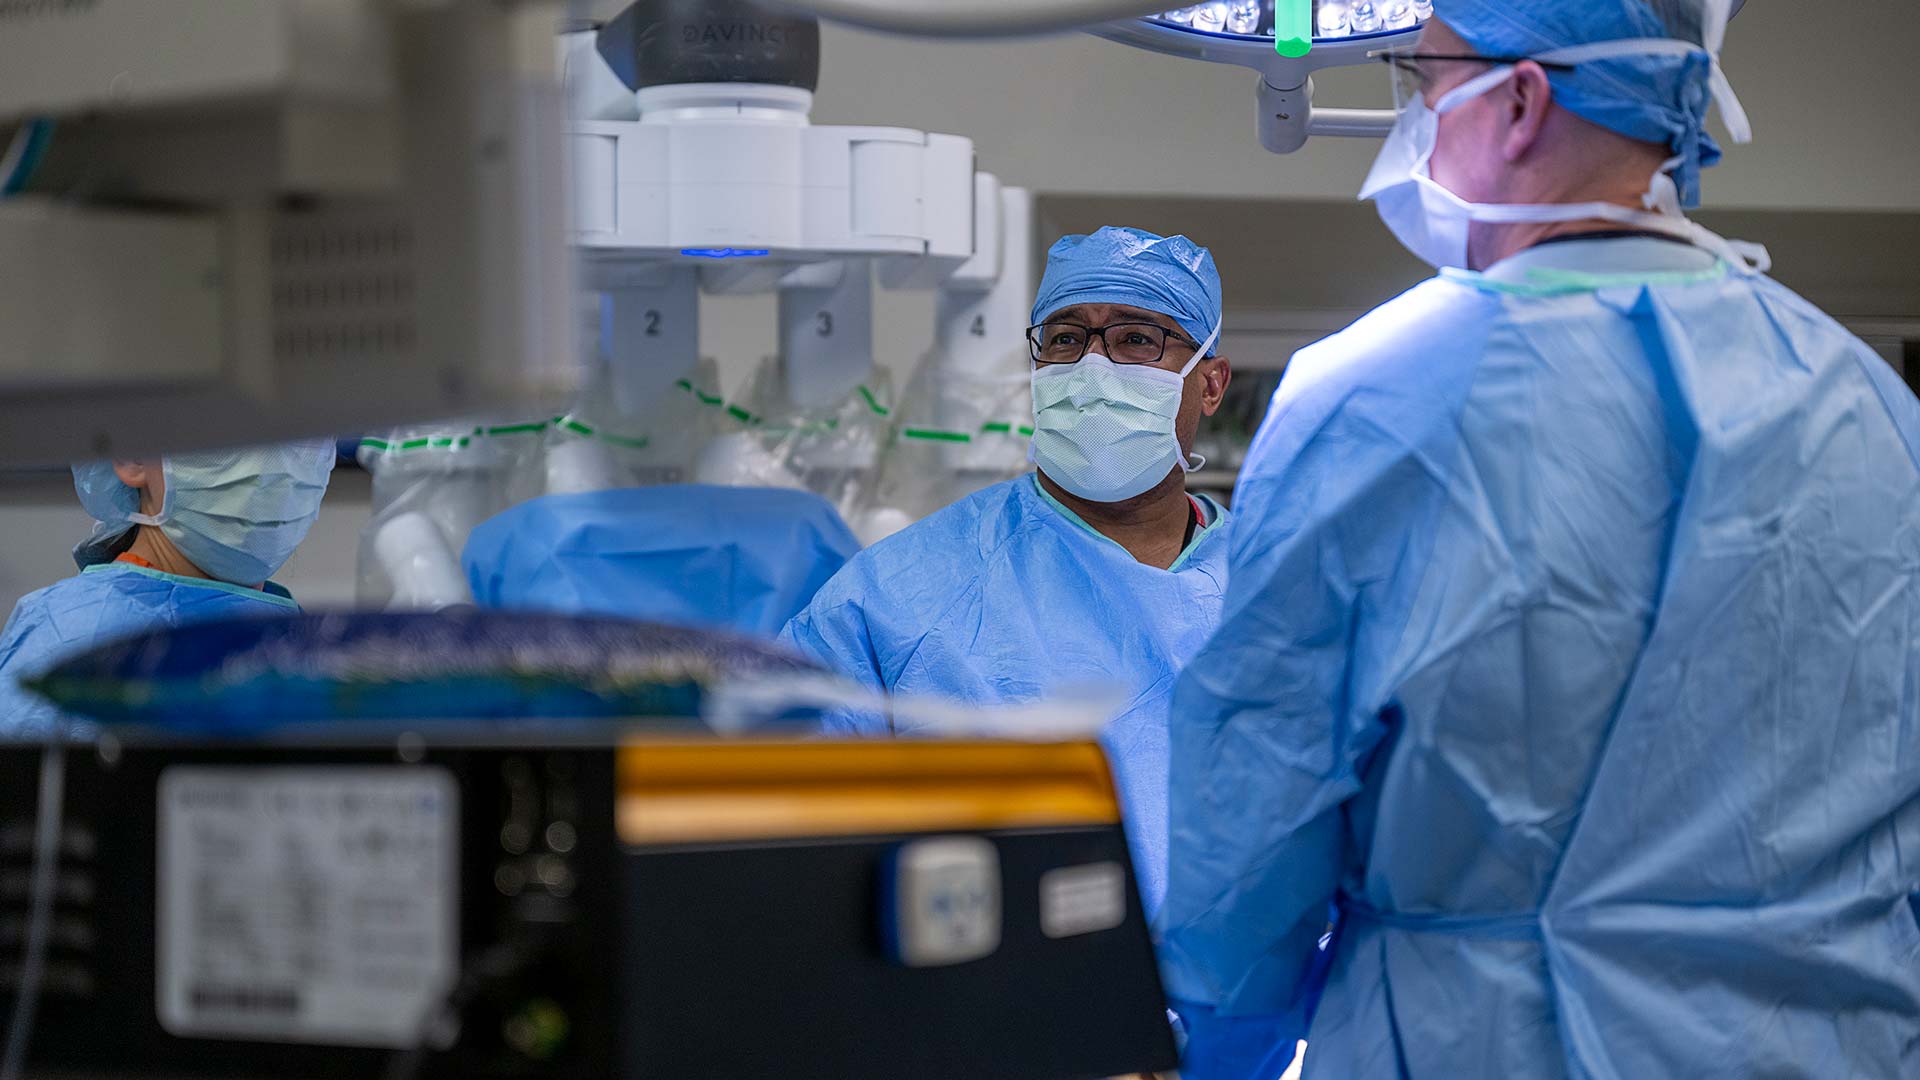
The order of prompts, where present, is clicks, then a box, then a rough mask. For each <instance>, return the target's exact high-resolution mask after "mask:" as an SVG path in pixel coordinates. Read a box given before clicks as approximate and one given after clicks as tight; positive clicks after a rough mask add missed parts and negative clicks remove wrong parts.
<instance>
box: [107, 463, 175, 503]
mask: <svg viewBox="0 0 1920 1080" xmlns="http://www.w3.org/2000/svg"><path fill="white" fill-rule="evenodd" d="M113 475H115V476H117V477H119V478H120V482H121V483H123V484H125V485H127V486H128V487H130V488H133V489H134V490H136V491H138V492H139V493H140V512H141V513H143V514H157V513H159V512H160V507H161V505H162V504H163V503H164V502H165V500H166V495H167V479H166V478H167V473H166V469H165V467H164V466H163V465H162V464H161V463H160V461H159V460H158V459H153V460H146V461H115V462H114V463H113Z"/></svg>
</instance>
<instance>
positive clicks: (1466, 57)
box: [1367, 49, 1578, 74]
mask: <svg viewBox="0 0 1920 1080" xmlns="http://www.w3.org/2000/svg"><path fill="white" fill-rule="evenodd" d="M1367 59H1369V60H1378V61H1379V62H1380V63H1383V64H1386V65H1387V66H1389V67H1396V68H1399V69H1400V70H1402V71H1411V72H1414V73H1416V74H1418V73H1419V71H1420V69H1419V68H1418V67H1416V66H1414V65H1415V64H1416V63H1418V62H1419V61H1421V60H1455V61H1459V62H1461V63H1469V64H1492V65H1493V66H1495V67H1500V66H1502V65H1504V66H1507V67H1512V66H1514V65H1515V64H1524V63H1528V62H1532V63H1535V64H1539V65H1540V66H1541V67H1543V68H1546V69H1547V70H1548V71H1572V70H1574V68H1575V67H1577V66H1578V65H1575V64H1565V63H1561V62H1560V61H1558V60H1535V59H1534V58H1533V57H1531V56H1477V55H1475V54H1473V53H1423V52H1400V51H1398V50H1395V49H1376V50H1374V51H1373V52H1370V53H1368V54H1367Z"/></svg>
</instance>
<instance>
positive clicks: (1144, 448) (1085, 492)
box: [1032, 324, 1220, 503]
mask: <svg viewBox="0 0 1920 1080" xmlns="http://www.w3.org/2000/svg"><path fill="white" fill-rule="evenodd" d="M1219 336H1220V328H1219V326H1218V324H1216V325H1215V326H1214V329H1213V332H1212V333H1211V334H1208V335H1207V340H1206V341H1205V342H1204V343H1203V344H1202V345H1201V346H1200V348H1198V349H1196V350H1194V354H1193V358H1192V359H1190V360H1188V361H1187V363H1186V366H1185V367H1182V368H1181V369H1180V370H1179V371H1177V372H1174V371H1168V370H1166V369H1165V368H1160V367H1155V366H1153V365H1152V364H1116V363H1114V362H1113V361H1112V360H1109V359H1108V358H1106V357H1105V356H1102V355H1100V354H1099V353H1088V354H1087V355H1085V356H1083V357H1081V358H1080V360H1079V361H1078V362H1077V363H1072V364H1048V365H1044V366H1042V367H1039V368H1036V369H1035V370H1034V372H1033V451H1032V454H1033V460H1034V462H1035V463H1036V464H1038V465H1039V466H1040V468H1041V471H1043V472H1045V473H1046V474H1047V477H1048V479H1050V480H1052V481H1053V482H1054V483H1056V484H1059V485H1060V486H1061V487H1063V488H1065V489H1066V490H1068V491H1071V492H1073V493H1074V494H1075V495H1078V496H1080V497H1081V498H1083V499H1086V500H1088V501H1090V502H1103V503H1112V502H1124V501H1126V500H1127V499H1131V498H1133V497H1134V496H1136V495H1140V494H1143V493H1145V492H1147V491H1149V490H1151V489H1152V488H1153V486H1154V485H1155V484H1158V483H1159V482H1160V481H1162V480H1165V479H1166V478H1167V474H1168V473H1170V472H1172V471H1173V470H1174V469H1176V468H1178V469H1182V470H1185V471H1187V472H1192V471H1193V470H1194V469H1198V468H1200V467H1201V466H1202V465H1204V464H1206V459H1205V458H1201V457H1199V456H1198V455H1194V457H1193V458H1192V460H1189V458H1188V455H1187V454H1185V453H1184V452H1182V451H1181V449H1180V438H1179V436H1178V435H1177V434H1175V432H1174V421H1175V419H1176V418H1178V417H1179V415H1180V401H1181V398H1182V396H1183V395H1184V392H1185V390H1186V385H1187V376H1188V375H1189V374H1191V373H1192V372H1193V369H1194V367H1195V366H1197V365H1198V364H1199V363H1200V360H1201V358H1203V357H1205V356H1206V355H1207V350H1209V349H1211V348H1212V347H1213V343H1214V341H1215V340H1217V339H1218V338H1219Z"/></svg>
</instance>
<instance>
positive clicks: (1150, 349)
mask: <svg viewBox="0 0 1920 1080" xmlns="http://www.w3.org/2000/svg"><path fill="white" fill-rule="evenodd" d="M1094 338H1099V339H1100V342H1101V344H1102V345H1104V346H1105V352H1106V357H1107V359H1109V360H1111V361H1113V362H1114V363H1116V364H1157V363H1159V362H1160V360H1161V358H1162V357H1164V356H1166V355H1167V343H1168V342H1172V343H1174V344H1177V345H1183V346H1185V347H1187V348H1189V349H1198V348H1199V347H1200V346H1198V345H1196V344H1194V343H1193V342H1192V341H1189V340H1188V339H1187V338H1186V336H1185V335H1183V334H1177V333H1175V332H1173V331H1172V330H1169V329H1167V328H1166V327H1164V326H1161V325H1160V324H1158V323H1150V322H1122V323H1109V324H1107V325H1106V326H1082V325H1080V324H1079V323H1069V322H1050V323H1040V324H1039V325H1037V326H1029V327H1027V349H1028V351H1029V352H1030V353H1032V355H1033V362H1034V363H1036V364H1072V363H1076V362H1078V361H1079V359H1080V358H1081V357H1083V356H1085V355H1087V350H1088V349H1089V348H1091V347H1092V346H1093V339H1094Z"/></svg>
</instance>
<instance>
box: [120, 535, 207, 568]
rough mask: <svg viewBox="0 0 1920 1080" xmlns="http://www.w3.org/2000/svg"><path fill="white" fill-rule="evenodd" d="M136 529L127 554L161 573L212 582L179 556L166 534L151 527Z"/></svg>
mask: <svg viewBox="0 0 1920 1080" xmlns="http://www.w3.org/2000/svg"><path fill="white" fill-rule="evenodd" d="M138 529H139V531H138V532H137V533H135V534H134V537H133V545H132V546H131V547H129V548H127V554H129V555H136V556H138V557H140V558H141V559H143V560H145V561H146V562H147V564H148V565H150V566H152V567H153V568H154V569H155V570H159V571H161V572H162V573H167V574H174V575H177V576H179V577H189V578H202V579H205V580H207V581H212V580H213V578H212V576H211V575H209V574H206V573H203V572H202V571H201V569H200V568H199V567H197V566H195V565H193V562H192V561H191V560H189V559H188V558H187V557H186V556H185V555H182V554H180V549H179V548H177V547H174V546H173V541H171V540H169V539H167V534H166V533H163V532H161V531H160V530H159V529H157V528H155V527H154V526H152V525H141V526H138Z"/></svg>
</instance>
